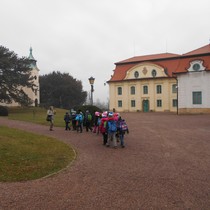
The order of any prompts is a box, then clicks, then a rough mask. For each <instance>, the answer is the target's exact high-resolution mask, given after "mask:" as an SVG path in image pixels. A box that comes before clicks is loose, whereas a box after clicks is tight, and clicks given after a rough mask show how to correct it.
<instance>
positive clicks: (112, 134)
mask: <svg viewBox="0 0 210 210" xmlns="http://www.w3.org/2000/svg"><path fill="white" fill-rule="evenodd" d="M107 131H108V139H107V144H106V146H107V147H109V146H110V143H111V141H112V142H113V146H114V148H115V149H116V148H117V141H116V132H117V122H116V119H115V118H114V117H113V113H112V112H109V114H108V121H107Z"/></svg>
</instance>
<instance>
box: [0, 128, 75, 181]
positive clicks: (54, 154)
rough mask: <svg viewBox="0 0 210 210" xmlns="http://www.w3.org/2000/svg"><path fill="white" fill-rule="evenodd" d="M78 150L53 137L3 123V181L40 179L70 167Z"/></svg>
mask: <svg viewBox="0 0 210 210" xmlns="http://www.w3.org/2000/svg"><path fill="white" fill-rule="evenodd" d="M74 159H75V152H74V150H73V149H72V148H71V147H69V146H68V145H66V144H65V143H63V142H60V141H57V140H56V139H53V138H51V137H46V136H43V135H35V134H32V133H29V132H25V131H21V130H17V129H13V128H8V127H5V126H0V181H1V182H15V181H26V180H34V179H39V178H41V177H44V176H47V175H50V174H53V173H55V172H58V171H60V170H61V169H63V168H65V167H67V166H68V165H69V164H70V163H71V162H72V161H73V160H74Z"/></svg>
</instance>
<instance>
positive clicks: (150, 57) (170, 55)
mask: <svg viewBox="0 0 210 210" xmlns="http://www.w3.org/2000/svg"><path fill="white" fill-rule="evenodd" d="M179 56H180V55H178V54H173V53H161V54H153V55H143V56H135V57H132V58H129V59H126V60H123V61H120V62H117V63H115V64H123V63H131V62H140V61H150V60H160V59H167V58H176V57H179Z"/></svg>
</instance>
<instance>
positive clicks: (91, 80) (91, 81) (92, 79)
mask: <svg viewBox="0 0 210 210" xmlns="http://www.w3.org/2000/svg"><path fill="white" fill-rule="evenodd" d="M88 80H89V83H90V85H91V90H90V100H91V105H93V91H94V89H93V84H94V81H95V78H93V77H92V76H91V77H90V78H89V79H88Z"/></svg>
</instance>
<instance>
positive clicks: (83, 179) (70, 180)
mask: <svg viewBox="0 0 210 210" xmlns="http://www.w3.org/2000/svg"><path fill="white" fill-rule="evenodd" d="M122 117H123V118H125V119H126V121H127V123H128V125H129V130H130V133H129V134H128V135H127V134H126V136H125V142H126V147H125V148H124V149H123V148H120V147H118V148H117V149H113V148H106V147H104V146H103V145H102V137H101V135H97V134H93V133H90V132H89V133H86V132H83V133H76V132H73V131H64V128H55V131H53V132H50V131H49V130H48V126H41V125H36V124H32V123H25V122H17V121H12V120H7V118H3V117H0V125H8V126H10V127H15V128H20V129H24V130H27V131H31V132H35V133H39V134H44V135H49V136H52V137H55V138H57V139H59V140H61V141H63V142H66V143H67V144H70V145H72V146H73V148H74V149H75V150H76V152H77V159H76V160H75V161H74V162H73V164H72V165H71V166H70V167H68V168H67V169H66V170H64V171H62V172H60V173H58V174H56V175H53V176H51V177H48V178H43V179H39V180H34V181H26V182H16V183H0V209H1V210H11V209H18V210H25V209H30V210H35V209H39V210H42V209H43V210H48V209H50V210H54V209H56V210H68V209H70V210H80V209H91V210H101V209H120V210H124V209H125V210H137V209H143V210H144V209H145V210H149V209H158V210H159V209H177V210H182V209H183V210H186V209H188V210H189V209H191V210H194V209H196V210H197V209H198V210H209V209H210V115H178V116H177V115H176V114H171V113H122ZM43 120H44V119H43ZM55 120H56V119H55Z"/></svg>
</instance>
